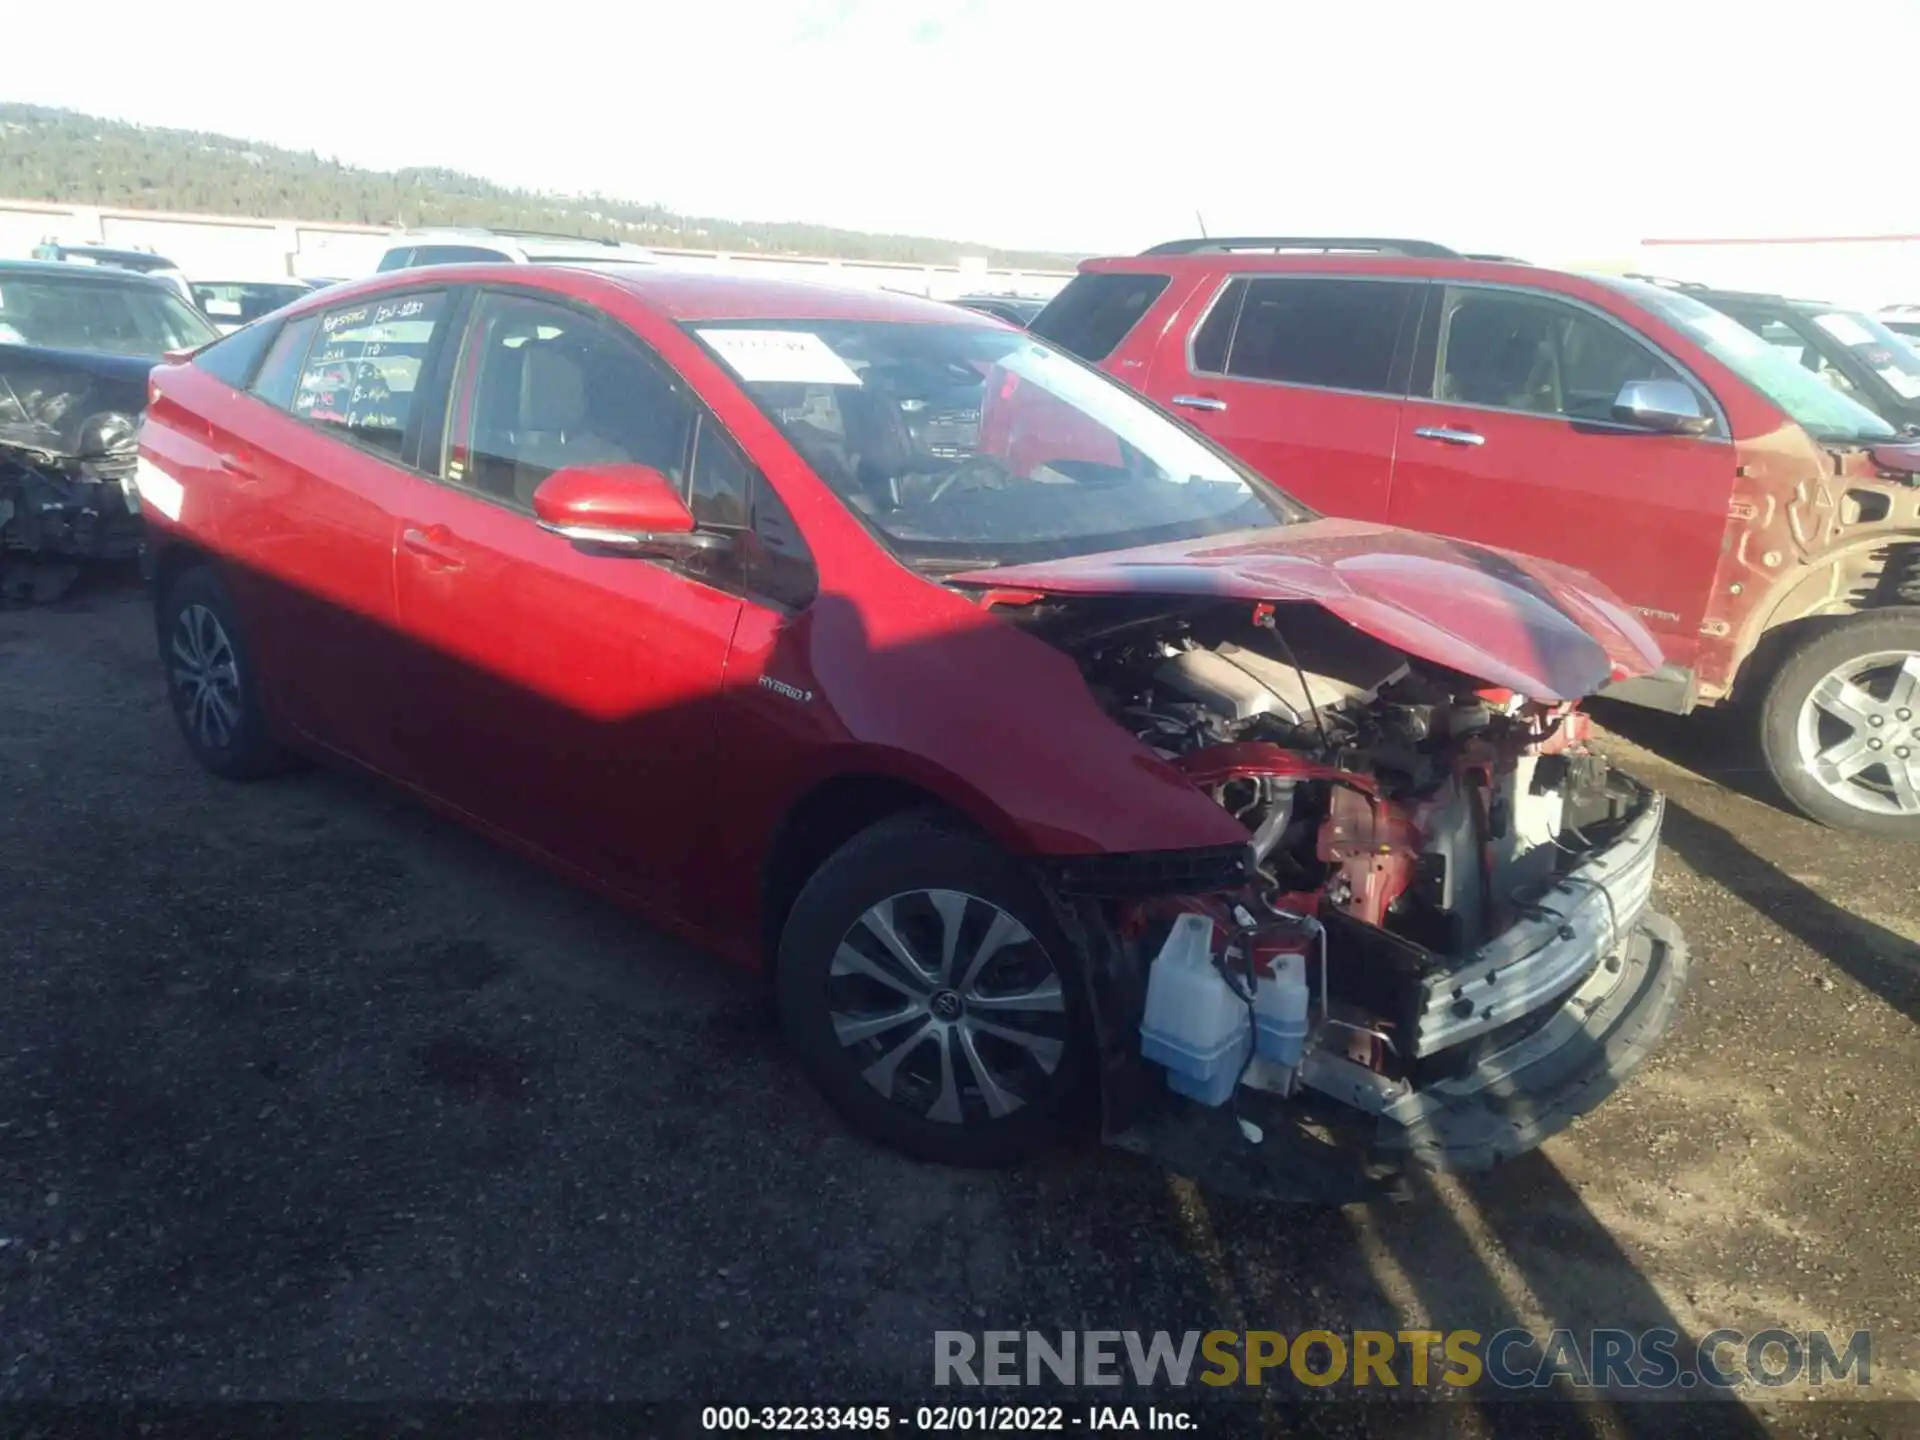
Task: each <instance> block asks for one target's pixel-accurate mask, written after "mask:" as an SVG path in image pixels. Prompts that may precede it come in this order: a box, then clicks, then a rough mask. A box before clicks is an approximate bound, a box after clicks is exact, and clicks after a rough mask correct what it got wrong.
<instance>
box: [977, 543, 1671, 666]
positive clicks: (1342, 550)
mask: <svg viewBox="0 0 1920 1440" xmlns="http://www.w3.org/2000/svg"><path fill="white" fill-rule="evenodd" d="M951 579H952V580H953V581H955V582H957V583H960V584H965V585H992V586H996V587H1006V588H1011V589H1028V590H1039V591H1045V592H1049V593H1056V594H1062V595H1099V594H1113V595H1191V596H1203V597H1211V598H1219V599H1240V600H1250V601H1259V600H1270V601H1274V602H1276V603H1282V604H1284V603H1292V602H1300V601H1307V602H1311V603H1313V604H1317V605H1320V606H1322V607H1323V608H1325V609H1326V610H1328V611H1330V612H1332V613H1333V614H1335V615H1337V616H1339V617H1340V618H1341V619H1342V620H1345V621H1346V622H1347V623H1348V624H1350V625H1352V626H1353V627H1354V628H1355V629H1357V630H1363V631H1365V632H1366V633H1367V634H1369V635H1371V636H1373V637H1374V638H1375V639H1378V640H1383V641H1385V642H1386V643H1387V644H1389V645H1393V646H1396V647H1397V648H1399V649H1401V650H1403V651H1405V652H1406V653H1407V654H1409V655H1412V656H1416V657H1418V658H1420V659H1423V660H1428V661H1431V662H1433V663H1434V664H1437V665H1445V666H1447V667H1449V668H1450V669H1453V670H1458V671H1460V672H1461V673H1462V674H1465V675H1469V676H1472V677H1474V678H1476V679H1480V680H1483V681H1485V682H1487V683H1488V684H1490V685H1495V686H1499V687H1501V688H1503V689H1507V690H1512V691H1515V692H1516V693H1518V694H1521V695H1525V696H1527V697H1529V698H1531V699H1535V700H1574V699H1578V698H1580V697H1581V696H1584V695H1590V694H1592V693H1593V692H1594V691H1596V690H1598V689H1599V688H1600V687H1601V686H1603V685H1605V684H1606V683H1607V682H1608V681H1610V680H1617V679H1625V678H1628V677H1630V676H1636V675H1644V674H1647V673H1649V672H1650V671H1652V670H1655V669H1657V668H1658V667H1659V666H1660V664H1661V663H1662V657H1661V654H1660V647H1659V645H1658V643H1657V642H1656V641H1655V640H1654V638H1653V636H1652V635H1651V634H1649V633H1648V631H1647V629H1646V627H1645V626H1644V625H1642V624H1641V623H1640V622H1639V620H1637V619H1636V618H1635V617H1634V615H1633V613H1632V612H1631V611H1629V610H1628V609H1627V607H1626V606H1625V605H1624V604H1622V603H1621V602H1620V601H1619V600H1618V599H1617V598H1615V597H1614V596H1613V595H1612V594H1611V593H1610V592H1609V591H1608V590H1607V589H1606V588H1605V587H1604V586H1602V585H1601V584H1600V583H1599V582H1598V581H1597V580H1594V579H1592V578H1591V577H1590V576H1587V575H1585V574H1583V573H1581V572H1580V571H1578V570H1574V569H1571V568H1570V567H1568V566H1565V565H1556V564H1554V563H1553V562H1551V561H1548V560H1539V559H1535V558H1534V557H1532V556H1528V555H1518V554H1515V553H1513V552H1511V551H1507V550H1496V549H1492V548H1490V547H1488V546H1484V545H1473V544H1469V543H1467V542H1466V541H1461V540H1447V539H1443V538H1442V537H1440V536H1437V535H1424V534H1420V533H1417V532H1415V531H1411V530H1397V529H1394V528H1393V527H1391V526H1387V525H1372V524H1367V523H1365V522H1362V521H1357V520H1332V519H1322V520H1312V521H1308V522H1306V523H1304V524H1299V525H1287V526H1281V527H1275V528H1272V529H1262V530H1241V531H1235V532H1233V533H1232V534H1227V535H1212V536H1208V537H1206V538H1204V539H1200V540H1181V541H1176V542H1174V543H1172V544H1167V545H1147V546H1141V547H1139V548H1136V549H1131V550H1109V551H1105V552H1102V553H1099V554H1093V555H1080V556H1075V557H1073V558H1072V559H1067V560H1046V561H1039V562H1036V563H1033V564H1028V565H1007V566H1002V567H999V568H996V569H992V570H974V571H969V572H967V573H966V574H963V575H955V576H953V577H951ZM1281 620H1282V622H1283V625H1284V620H1285V616H1284V614H1283V615H1282V616H1281Z"/></svg>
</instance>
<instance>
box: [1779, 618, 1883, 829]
mask: <svg viewBox="0 0 1920 1440" xmlns="http://www.w3.org/2000/svg"><path fill="white" fill-rule="evenodd" d="M1759 722H1760V746H1761V751H1762V753H1763V754H1764V755H1765V756H1766V761H1767V768H1768V770H1769V771H1770V772H1771V773H1772V775H1773V778H1774V780H1775V782H1776V783H1777V784H1778V785H1779V786H1780V789H1781V791H1782V792H1783V793H1784V794H1785V795H1786V797H1787V799H1788V800H1790V801H1792V803H1793V804H1794V806H1795V807H1796V808H1797V809H1799V810H1800V811H1801V812H1802V813H1803V814H1805V815H1807V816H1808V817H1809V818H1811V819H1814V820H1817V821H1819V822H1820V823H1821V824H1823V825H1831V826H1833V827H1834V828H1836V829H1844V830H1855V831H1859V832H1862V833H1864V834H1868V835H1878V836H1881V837H1883V838H1886V839H1889V840H1915V841H1920V610H1901V609H1892V610H1876V611H1872V612H1870V613H1868V614H1864V615H1858V616H1852V617H1849V618H1847V619H1845V620H1841V621H1838V622H1837V623H1834V624H1831V625H1827V626H1824V627H1822V628H1820V629H1818V630H1814V631H1811V632H1809V634H1808V635H1807V636H1806V637H1805V638H1804V639H1802V640H1800V641H1799V642H1798V643H1797V644H1795V645H1794V646H1793V647H1792V648H1791V649H1789V650H1788V651H1787V652H1786V654H1785V655H1784V656H1783V657H1782V658H1781V660H1780V663H1779V665H1778V667H1777V668H1776V669H1775V670H1774V672H1773V674H1772V675H1771V676H1770V677H1769V679H1768V681H1767V684H1766V687H1765V688H1764V690H1762V692H1761V695H1760V706H1759Z"/></svg>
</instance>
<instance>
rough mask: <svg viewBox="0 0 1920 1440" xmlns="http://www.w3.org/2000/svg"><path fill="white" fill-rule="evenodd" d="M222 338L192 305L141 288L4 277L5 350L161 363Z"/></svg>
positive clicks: (1, 334) (0, 276)
mask: <svg viewBox="0 0 1920 1440" xmlns="http://www.w3.org/2000/svg"><path fill="white" fill-rule="evenodd" d="M219 338H220V332H219V331H217V330H215V329H214V328H213V326H212V325H210V324H208V323H207V320H206V318H205V317H204V316H202V315H201V314H200V313H199V312H198V311H197V310H195V309H194V308H193V307H192V306H191V305H188V304H187V303H186V302H185V301H184V300H182V299H180V298H179V297H178V296H176V295H174V294H172V293H171V292H169V291H166V290H162V289H159V288H158V287H157V286H153V285H148V284H145V283H142V282H140V281H134V280H123V281H112V280H105V279H94V278H91V277H87V278H80V277H75V278H74V279H72V280H67V279H61V278H56V277H54V276H49V275H40V274H36V275H32V276H27V275H9V274H6V273H5V272H4V271H0V345H35V346H42V347H45V348H47V349H53V350H91V351H95V352H99V353H103V354H108V355H141V356H151V357H152V358H154V359H156V360H157V359H159V358H160V356H161V355H162V354H164V353H165V352H167V351H168V350H186V349H193V348H197V347H199V346H201V345H205V344H206V343H207V342H209V341H211V340H217V339H219Z"/></svg>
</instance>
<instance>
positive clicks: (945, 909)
mask: <svg viewBox="0 0 1920 1440" xmlns="http://www.w3.org/2000/svg"><path fill="white" fill-rule="evenodd" d="M1083 974H1084V969H1083V966H1082V963H1081V957H1080V954H1079V951H1078V948H1077V947H1076V946H1075V945H1074V944H1073V943H1072V942H1071V941H1070V940H1069V939H1068V937H1067V935H1066V933H1065V932H1064V931H1063V930H1062V928H1061V926H1060V925H1059V923H1058V922H1057V920H1056V919H1055V918H1054V915H1053V910H1052V907H1051V905H1050V903H1049V902H1048V900H1047V897H1046V896H1045V895H1044V894H1042V892H1041V891H1040V888H1039V886H1038V885H1037V884H1036V882H1035V881H1034V880H1033V879H1032V878H1031V877H1030V876H1029V875H1028V874H1027V873H1026V872H1025V871H1023V870H1022V869H1021V868H1020V867H1019V866H1018V865H1016V864H1015V863H1014V862H1013V861H1012V860H1011V859H1009V858H1008V857H1007V856H1006V855H1005V854H1003V853H1002V852H1001V851H1000V850H998V849H997V848H996V847H995V846H993V845H992V844H991V843H989V842H988V841H987V840H985V839H984V838H982V837H980V836H978V835H976V834H973V833H972V832H970V831H968V830H966V829H964V828H961V827H960V826H959V825H957V824H956V823H954V822H952V821H949V820H947V819H946V818H945V817H942V816H939V815H937V814H930V813H924V812H923V813H915V814H909V815H901V816H895V817H892V818H889V819H886V820H883V821H880V822H879V823H877V824H875V825H873V826H872V827H870V828H869V829H867V830H865V831H862V832H861V833H860V834H859V835H856V836H855V837H854V838H853V839H852V840H850V841H848V842H847V844H846V845H845V846H843V847H842V848H841V849H840V850H838V851H837V852H835V853H834V855H832V856H831V857H830V858H829V859H828V860H827V862H826V863H825V864H824V865H822V866H821V868H820V869H819V870H818V871H817V872H816V873H815V874H814V876H813V878H812V879H811V880H809V881H808V882H807V884H806V886H805V888H803V889H802V890H801V892H800V895H799V898H798V899H797V900H796V901H795V902H794V906H793V910H792V912H791V914H790V915H789V916H788V918H787V922H786V928H785V930H784V931H783V933H782V935H781V939H780V954H779V961H778V970H777V972H776V976H775V987H776V994H777V997H778V1001H779V1008H780V1017H781V1022H782V1025H783V1027H784V1028H785V1030H786V1033H787V1037H788V1041H789V1043H790V1044H791V1045H792V1046H793V1049H794V1051H795V1052H796V1054H797V1055H798V1056H799V1059H800V1062H801V1064H802V1065H803V1066H804V1067H805V1069H806V1070H807V1073H808V1074H809V1075H810V1076H811V1077H812V1079H813V1081H814V1083H815V1084H817V1085H818V1086H819V1087H820V1089H821V1090H822V1091H823V1092H824V1093H825V1095H826V1096H827V1098H828V1100H830V1101H831V1102H832V1103H833V1105H834V1107H835V1108H836V1109H837V1110H839V1111H840V1113H841V1114H842V1115H843V1116H844V1117H845V1118H846V1119H847V1120H848V1121H849V1122H850V1123H851V1124H852V1125H853V1126H854V1127H855V1128H856V1129H858V1130H860V1131H861V1132H863V1133H864V1134H866V1135H868V1136H869V1137H871V1138H873V1139H875V1140H879V1141H881V1142H883V1143H885V1144H888V1145H891V1146H893V1147H895V1148H896V1149H900V1150H904V1151H906V1152H907V1153H908V1154H910V1155H914V1156H916V1157H918V1158H920V1159H924V1160H933V1161H936V1162H939V1163H942V1164H949V1165H972V1166H987V1165H1002V1164H1010V1163H1012V1162H1014V1161H1018V1160H1021V1159H1025V1158H1026V1157H1028V1156H1031V1155H1034V1154H1036V1153H1039V1152H1040V1151H1043V1150H1045V1149H1048V1148H1050V1147H1051V1146H1053V1145H1054V1144H1056V1143H1057V1142H1058V1141H1060V1140H1061V1139H1062V1138H1063V1137H1064V1136H1065V1135H1066V1134H1067V1133H1068V1132H1069V1131H1071V1130H1072V1129H1074V1128H1076V1127H1077V1126H1078V1125H1079V1123H1080V1122H1081V1121H1082V1119H1083V1117H1084V1116H1085V1115H1086V1114H1087V1113H1088V1106H1087V1099H1088V1096H1089V1094H1090V1090H1091V1085H1090V1078H1091V1076H1092V1073H1093V1063H1092V1051H1093V1044H1092V1039H1091V1027H1090V1025H1089V1023H1088V1019H1087V1011H1086V1005H1085V1002H1084V997H1083V995H1082V993H1081V988H1080V987H1081V985H1082V983H1083V981H1082V976H1083Z"/></svg>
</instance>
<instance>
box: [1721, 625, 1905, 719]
mask: <svg viewBox="0 0 1920 1440" xmlns="http://www.w3.org/2000/svg"><path fill="white" fill-rule="evenodd" d="M1902 612H1904V613H1910V614H1920V606H1913V605H1872V606H1867V607H1865V608H1864V609H1859V610H1849V611H1846V612H1845V613H1843V614H1838V615H1835V614H1827V615H1806V616H1802V617H1801V618H1800V619H1797V620H1788V621H1785V622H1784V623H1782V624H1779V625H1775V626H1773V627H1772V628H1770V629H1768V630H1764V631H1762V632H1761V635H1760V639H1759V640H1758V641H1757V642H1756V643H1755V645H1754V647H1753V649H1751V650H1749V651H1748V652H1747V655H1746V658H1745V659H1743V660H1742V661H1741V662H1740V668H1739V669H1738V670H1737V671H1735V672H1734V677H1733V684H1732V685H1731V686H1729V687H1728V690H1727V699H1726V702H1725V703H1727V704H1730V705H1746V704H1750V703H1752V702H1754V701H1756V700H1758V699H1759V697H1760V696H1761V695H1762V694H1764V693H1765V691H1766V688H1767V685H1768V683H1769V682H1770V681H1771V680H1772V679H1773V676H1774V674H1775V673H1776V672H1777V671H1778V670H1779V669H1780V667H1781V666H1782V665H1784V664H1786V663H1787V661H1788V659H1790V658H1791V657H1792V656H1793V654H1794V653H1795V652H1796V651H1798V650H1799V649H1800V648H1801V647H1802V646H1804V645H1807V644H1810V643H1812V642H1813V641H1815V640H1817V639H1819V638H1820V637H1821V636H1822V635H1825V634H1827V633H1828V632H1829V631H1832V630H1834V629H1837V628H1838V627H1840V626H1842V625H1849V624H1853V623H1855V622H1857V621H1859V620H1862V619H1864V618H1865V617H1867V616H1870V615H1885V614H1888V613H1902Z"/></svg>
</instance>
